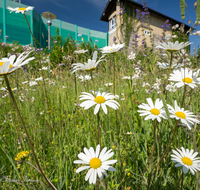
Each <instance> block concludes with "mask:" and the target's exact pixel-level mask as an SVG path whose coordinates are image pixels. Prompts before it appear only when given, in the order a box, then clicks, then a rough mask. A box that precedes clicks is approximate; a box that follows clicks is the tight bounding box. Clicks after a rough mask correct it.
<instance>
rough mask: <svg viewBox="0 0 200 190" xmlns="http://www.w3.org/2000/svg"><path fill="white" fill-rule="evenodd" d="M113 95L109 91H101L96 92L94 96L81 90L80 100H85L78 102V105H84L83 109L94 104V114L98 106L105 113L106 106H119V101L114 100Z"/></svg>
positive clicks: (116, 107) (114, 107) (115, 107)
mask: <svg viewBox="0 0 200 190" xmlns="http://www.w3.org/2000/svg"><path fill="white" fill-rule="evenodd" d="M114 98H115V96H114V95H112V94H111V93H106V92H103V93H102V94H101V93H100V92H96V96H95V97H94V96H93V95H92V94H90V93H87V92H82V95H80V100H86V101H84V102H82V103H81V104H80V107H84V109H85V110H86V109H89V108H90V107H92V106H94V105H96V106H95V108H94V114H95V115H96V114H97V113H98V111H99V109H100V106H101V107H102V109H103V111H104V113H105V114H107V107H106V105H107V106H109V107H111V108H113V109H115V110H116V109H118V108H119V107H118V106H120V105H119V103H118V102H117V101H115V100H113V99H114Z"/></svg>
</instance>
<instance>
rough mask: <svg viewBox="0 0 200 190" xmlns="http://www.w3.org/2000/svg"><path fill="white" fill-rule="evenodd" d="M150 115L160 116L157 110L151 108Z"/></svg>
mask: <svg viewBox="0 0 200 190" xmlns="http://www.w3.org/2000/svg"><path fill="white" fill-rule="evenodd" d="M151 113H152V114H153V115H159V114H160V111H159V110H158V109H157V108H153V109H151Z"/></svg>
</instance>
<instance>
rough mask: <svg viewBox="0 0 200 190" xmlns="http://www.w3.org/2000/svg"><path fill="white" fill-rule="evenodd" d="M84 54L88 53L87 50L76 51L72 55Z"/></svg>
mask: <svg viewBox="0 0 200 190" xmlns="http://www.w3.org/2000/svg"><path fill="white" fill-rule="evenodd" d="M86 52H88V50H87V49H86V50H84V49H81V50H76V51H74V53H78V54H84V53H86Z"/></svg>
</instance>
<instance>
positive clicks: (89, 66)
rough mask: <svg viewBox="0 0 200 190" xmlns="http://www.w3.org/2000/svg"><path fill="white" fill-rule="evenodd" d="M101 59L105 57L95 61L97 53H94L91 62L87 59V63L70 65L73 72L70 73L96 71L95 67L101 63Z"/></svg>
mask: <svg viewBox="0 0 200 190" xmlns="http://www.w3.org/2000/svg"><path fill="white" fill-rule="evenodd" d="M103 57H105V55H103V56H101V57H100V59H99V60H98V61H96V60H97V51H95V52H94V54H93V57H92V60H91V59H88V62H87V63H84V64H82V63H74V64H72V67H73V70H72V73H74V72H76V71H78V70H83V71H93V70H95V69H96V67H97V66H98V64H99V63H100V62H101V61H103V59H102V58H103Z"/></svg>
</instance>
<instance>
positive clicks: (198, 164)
mask: <svg viewBox="0 0 200 190" xmlns="http://www.w3.org/2000/svg"><path fill="white" fill-rule="evenodd" d="M172 152H173V153H174V154H171V157H172V158H171V160H172V161H173V162H176V163H177V164H176V165H175V167H180V166H183V173H185V174H186V173H188V170H190V172H191V174H192V175H194V174H195V172H197V170H198V171H200V158H199V157H197V158H195V157H196V156H197V155H198V152H194V150H193V149H191V150H190V151H189V150H188V149H186V150H185V149H184V148H183V147H181V150H179V149H178V148H176V150H172Z"/></svg>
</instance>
